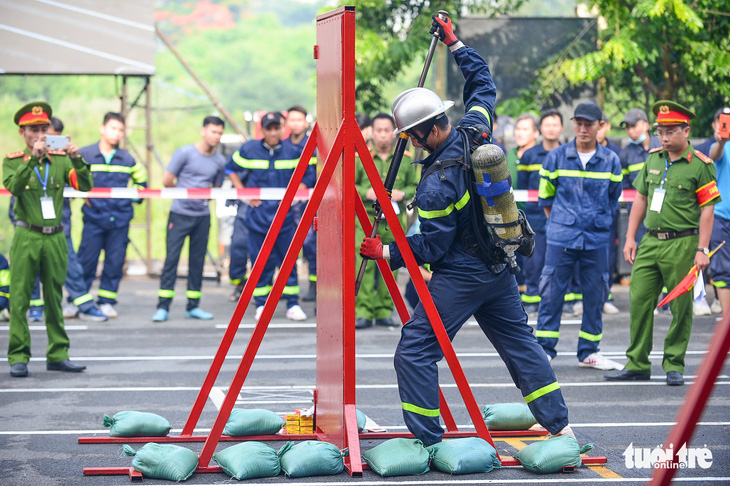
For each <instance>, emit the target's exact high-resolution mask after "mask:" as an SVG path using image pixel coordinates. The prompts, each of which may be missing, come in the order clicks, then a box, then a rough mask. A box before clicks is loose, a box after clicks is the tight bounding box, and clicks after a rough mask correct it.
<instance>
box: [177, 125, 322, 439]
mask: <svg viewBox="0 0 730 486" xmlns="http://www.w3.org/2000/svg"><path fill="white" fill-rule="evenodd" d="M318 134H319V129H318V127H317V124H316V123H315V125H314V127H313V129H312V134H311V136H310V137H309V140H308V141H307V144H306V146H305V147H304V151H303V152H302V156H301V157H300V159H299V164H298V165H297V168H296V169H295V170H294V174H292V178H291V181H289V185H288V186H287V188H286V193H285V194H284V198H283V199H282V201H281V204H280V205H279V209H278V211H277V212H276V216H274V221H273V222H272V224H271V228H276V230H275V231H272V230H271V228H270V229H269V232H268V233H267V234H266V238H265V239H264V244H263V245H262V246H261V251H260V252H259V258H257V259H256V262H254V265H253V268H252V269H251V275H250V276H249V279H248V282H247V283H246V285H245V287H244V288H243V292H242V293H241V298H240V299H238V303H237V304H236V308H235V309H234V311H233V316H231V320H230V321H229V322H228V328H227V329H226V332H225V334H223V338H222V339H221V344H220V346H218V351H217V352H216V353H215V357H214V358H213V362H212V363H211V364H210V369H209V370H208V374H207V375H206V377H205V380H204V381H203V386H202V387H201V388H200V392H198V397H197V398H196V399H195V403H194V404H193V408H192V410H191V411H190V415H188V420H187V422H185V426H184V427H183V430H182V433H181V435H192V433H193V430H194V429H195V426H196V425H198V419H200V414H201V413H202V412H203V407H204V406H205V402H206V400H208V396H209V395H210V390H211V389H212V388H213V385H214V384H215V380H216V379H217V378H218V373H220V370H221V367H222V366H223V362H224V361H225V359H226V356H227V355H228V351H229V350H230V349H231V343H233V339H234V338H235V337H236V333H237V332H238V327H239V326H240V325H241V320H242V319H243V315H244V314H245V313H246V308H247V307H248V303H249V302H251V297H252V296H253V291H254V289H255V288H256V283H257V282H258V281H259V278H261V273H262V272H263V271H264V266H265V265H266V260H268V258H269V255H270V254H271V249H272V248H273V247H274V243H276V237H277V236H278V233H279V229H281V226H282V225H283V224H284V220H285V219H286V215H287V213H288V211H289V208H290V207H291V204H292V201H294V196H295V195H296V192H297V189H298V188H299V184H300V183H301V181H302V178H303V177H304V173H305V172H306V170H307V167H308V165H309V161H310V159H311V158H312V156H313V155H314V150H315V149H316V148H317V139H318Z"/></svg>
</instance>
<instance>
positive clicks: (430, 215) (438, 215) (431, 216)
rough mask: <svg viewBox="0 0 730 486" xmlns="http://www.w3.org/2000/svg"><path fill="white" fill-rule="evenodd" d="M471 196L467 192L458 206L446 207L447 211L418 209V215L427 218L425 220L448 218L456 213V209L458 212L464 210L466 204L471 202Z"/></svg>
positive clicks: (457, 203)
mask: <svg viewBox="0 0 730 486" xmlns="http://www.w3.org/2000/svg"><path fill="white" fill-rule="evenodd" d="M470 197H471V196H469V191H466V192H465V193H464V195H463V196H462V197H461V199H459V200H458V201H457V202H456V204H449V205H448V206H446V209H435V210H433V211H426V210H425V209H420V208H419V209H418V215H419V216H421V217H423V218H425V219H434V218H443V217H444V216H448V215H449V214H451V213H452V212H453V211H454V208H455V209H456V210H457V211H458V210H460V209H462V208H463V207H464V206H466V203H468V202H469V199H470Z"/></svg>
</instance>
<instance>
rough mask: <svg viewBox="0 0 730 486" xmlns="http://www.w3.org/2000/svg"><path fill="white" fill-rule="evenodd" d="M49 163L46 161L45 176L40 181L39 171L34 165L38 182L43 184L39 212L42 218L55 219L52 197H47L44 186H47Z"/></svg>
mask: <svg viewBox="0 0 730 486" xmlns="http://www.w3.org/2000/svg"><path fill="white" fill-rule="evenodd" d="M49 167H50V164H49V163H48V162H46V178H45V179H43V182H41V173H40V172H39V171H38V167H34V169H35V173H36V175H37V176H38V182H40V183H41V184H42V185H43V197H42V198H41V214H42V215H43V219H56V210H55V209H54V208H53V198H50V197H48V192H46V187H48V173H49V172H50V170H49Z"/></svg>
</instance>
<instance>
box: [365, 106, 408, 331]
mask: <svg viewBox="0 0 730 486" xmlns="http://www.w3.org/2000/svg"><path fill="white" fill-rule="evenodd" d="M372 127H373V135H372V136H373V149H372V150H371V151H370V153H371V155H372V156H373V162H375V167H377V169H378V172H379V173H380V174H381V176H382V177H383V179H385V176H386V174H387V173H388V168H389V167H390V162H391V160H393V150H394V148H393V143H394V141H395V138H396V136H395V134H394V133H393V132H394V131H395V121H393V117H391V116H390V115H388V114H386V113H379V114H378V115H376V116H375V117H374V118H373V124H372ZM418 179H419V177H418V171H417V170H416V168H415V166H414V165H413V163H412V158H411V156H410V153H409V152H406V155H404V156H403V161H402V162H401V165H400V168H399V170H398V176H397V178H396V181H395V185H394V187H393V199H392V200H393V202H394V203H395V205H396V206H397V209H396V211H395V212H396V213H397V214H398V216H399V218H400V219H401V225H402V226H403V229H405V224H406V204H408V203H409V202H410V200H411V199H412V198H413V196H415V195H416V189H417V188H418ZM355 186H356V187H357V191H358V192H359V193H360V197H361V198H362V200H363V202H364V203H365V208H366V209H367V210H368V214H369V215H370V219H371V220H372V219H373V218H374V217H375V209H374V208H373V201H374V200H375V191H374V190H373V188H372V185H371V184H370V179H368V176H367V174H366V173H365V169H364V168H363V166H362V163H361V162H360V161H359V159H358V162H357V164H356V165H355ZM396 206H394V207H396ZM356 228H357V235H356V237H355V241H357V242H359V241H362V239H363V238H364V237H365V234H364V233H363V231H362V229H361V228H360V225H359V224H357V225H356ZM378 234H379V235H380V238H381V240H382V242H383V244H384V245H385V244H387V243H390V242H392V241H394V240H395V238H393V233H392V232H391V230H390V229H389V228H388V225H387V224H386V223H385V220H383V222H381V224H380V226H379V227H378ZM368 236H370V235H368ZM361 261H362V259H361V257H360V253H359V252H357V266H358V268H359V266H360V262H361ZM379 272H380V270H378V268H377V265H375V264H370V265H368V266H367V267H366V268H365V274H364V275H363V279H362V283H361V285H360V291H359V292H358V294H357V297H356V299H355V327H356V328H357V329H363V328H366V327H371V326H372V325H373V322H375V325H377V326H385V327H394V326H397V324H396V323H395V322H393V319H392V318H391V314H392V313H393V300H392V298H391V297H390V293H389V292H388V288H387V286H386V285H385V282H384V281H383V278H382V276H381V275H380V273H379Z"/></svg>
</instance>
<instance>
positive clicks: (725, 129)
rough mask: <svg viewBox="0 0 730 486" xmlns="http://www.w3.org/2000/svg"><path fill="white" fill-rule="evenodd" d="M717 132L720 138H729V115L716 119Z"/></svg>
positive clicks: (722, 115)
mask: <svg viewBox="0 0 730 486" xmlns="http://www.w3.org/2000/svg"><path fill="white" fill-rule="evenodd" d="M717 123H718V127H717V132H718V134H719V135H720V138H730V115H726V114H724V113H723V114H721V115H720V117H719V118H718V119H717Z"/></svg>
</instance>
